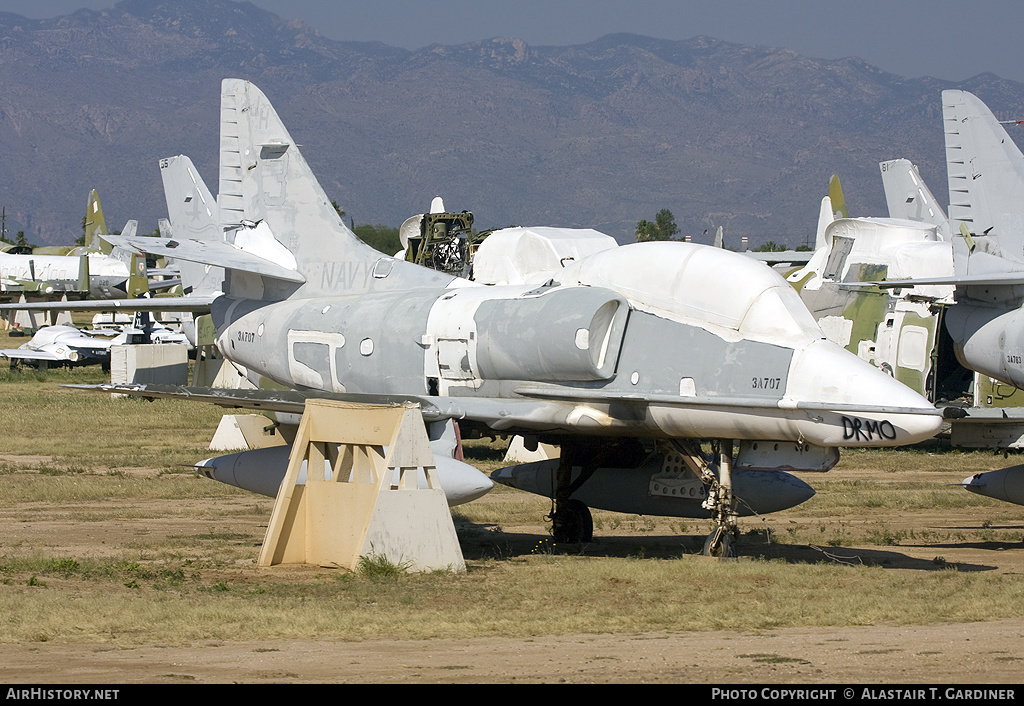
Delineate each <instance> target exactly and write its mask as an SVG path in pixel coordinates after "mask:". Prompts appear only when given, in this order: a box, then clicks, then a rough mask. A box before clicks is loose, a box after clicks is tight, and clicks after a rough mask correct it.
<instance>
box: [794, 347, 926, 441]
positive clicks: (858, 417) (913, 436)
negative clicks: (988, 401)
mask: <svg viewBox="0 0 1024 706" xmlns="http://www.w3.org/2000/svg"><path fill="white" fill-rule="evenodd" d="M785 405H791V406H795V407H796V408H797V409H802V410H806V411H807V417H808V418H807V421H803V420H800V421H799V422H798V425H799V427H800V430H801V432H802V433H803V434H804V436H805V438H806V439H807V440H808V441H813V442H814V443H817V444H819V445H821V446H903V445H906V444H916V443H918V442H921V441H925V440H926V439H930V438H931V437H933V436H935V434H937V433H938V431H939V429H940V427H941V426H942V413H941V411H940V410H938V409H936V408H935V406H934V405H932V403H930V402H929V401H928V400H926V399H925V398H924V397H922V396H921V395H919V394H917V393H916V392H914V391H913V390H911V389H910V388H909V387H907V386H906V385H904V384H903V383H901V382H899V381H897V380H895V379H893V378H892V377H890V376H889V375H887V374H886V373H884V372H882V371H881V370H879V369H878V368H876V367H874V366H873V365H871V364H870V363H868V362H867V361H865V360H862V359H860V358H858V357H857V356H855V355H852V354H851V353H850V352H849V351H847V350H845V349H843V348H840V347H839V346H838V345H836V344H834V343H831V342H830V341H827V340H824V339H819V340H816V341H814V342H813V343H811V344H810V345H808V346H804V347H802V348H800V349H797V351H796V353H795V355H794V360H793V364H792V367H791V369H790V376H789V386H788V389H787V390H786V396H785V397H784V398H783V400H782V401H781V402H780V406H785Z"/></svg>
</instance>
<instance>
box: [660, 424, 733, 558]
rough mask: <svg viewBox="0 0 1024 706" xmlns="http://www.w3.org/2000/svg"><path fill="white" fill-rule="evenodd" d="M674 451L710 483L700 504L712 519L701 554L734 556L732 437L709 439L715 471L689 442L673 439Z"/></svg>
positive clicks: (705, 481) (698, 475)
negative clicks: (712, 440)
mask: <svg viewBox="0 0 1024 706" xmlns="http://www.w3.org/2000/svg"><path fill="white" fill-rule="evenodd" d="M675 447H676V450H677V451H678V452H679V453H681V454H682V456H683V459H684V460H685V462H686V465H687V466H688V467H689V469H690V470H691V471H693V473H694V474H696V475H697V477H698V478H700V479H701V480H702V481H703V482H704V484H705V485H708V486H710V489H709V490H708V497H707V500H705V501H704V503H703V504H702V506H703V507H704V509H705V510H708V511H709V512H711V516H712V517H713V518H714V520H715V529H714V530H712V531H711V534H709V535H708V537H707V539H705V540H704V550H703V551H702V552H701V553H702V554H704V556H715V557H720V558H726V557H731V556H735V555H736V549H735V545H736V539H737V537H739V528H738V522H737V513H736V496H735V495H733V490H732V449H733V443H732V440H729V439H723V440H719V441H715V442H712V444H711V448H712V451H713V452H714V454H715V456H717V457H718V473H717V474H716V473H715V472H714V470H713V469H712V468H711V466H710V465H708V462H707V461H706V460H705V459H704V456H703V454H701V453H700V449H699V448H695V447H693V446H691V445H690V443H689V442H681V441H676V442H675Z"/></svg>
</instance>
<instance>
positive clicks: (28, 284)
mask: <svg viewBox="0 0 1024 706" xmlns="http://www.w3.org/2000/svg"><path fill="white" fill-rule="evenodd" d="M83 257H88V265H87V269H86V268H85V267H84V266H83V262H82V258H83ZM84 273H87V274H88V278H89V285H88V290H89V295H90V296H91V297H92V298H95V299H113V298H121V297H126V296H127V293H126V292H127V284H128V275H129V272H128V265H126V264H125V263H124V262H121V261H120V260H118V259H117V258H114V257H110V256H109V255H104V254H102V253H92V254H89V255H82V256H77V257H76V256H68V255H8V254H0V279H2V282H3V290H4V291H15V292H16V291H26V290H29V289H31V291H41V292H43V293H46V294H52V293H54V292H77V291H82V290H83V282H82V276H83V274H84Z"/></svg>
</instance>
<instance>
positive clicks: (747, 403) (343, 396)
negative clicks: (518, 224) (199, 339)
mask: <svg viewBox="0 0 1024 706" xmlns="http://www.w3.org/2000/svg"><path fill="white" fill-rule="evenodd" d="M66 387H71V388H75V389H84V390H94V391H99V392H104V393H120V394H126V395H130V396H134V397H145V398H150V399H155V398H161V397H169V398H176V399H189V400H194V401H198V402H207V403H211V404H215V405H218V406H221V407H230V408H242V409H253V410H263V411H267V412H286V413H291V414H302V412H303V411H304V409H305V405H306V400H307V399H329V400H337V401H341V402H357V403H363V404H404V403H409V402H414V403H418V404H419V405H420V408H421V410H422V414H423V418H424V420H425V421H428V422H430V421H440V420H445V419H454V420H456V421H458V420H460V419H470V420H474V421H477V422H482V423H484V424H486V425H487V426H488V427H490V428H491V429H494V430H496V431H502V430H509V431H513V430H519V429H528V430H532V431H559V430H565V431H569V430H572V431H575V432H581V431H582V432H586V431H587V430H591V431H594V432H598V431H601V432H604V433H607V431H608V430H609V428H610V427H614V428H617V429H618V430H619V431H621V432H622V433H623V434H629V433H630V432H631V431H632V432H637V431H642V430H643V419H644V409H645V408H646V407H647V406H648V405H686V406H691V407H696V408H699V409H700V410H701V411H702V412H703V411H719V412H733V413H737V412H738V413H757V410H766V409H775V410H780V409H786V410H793V409H799V410H805V411H808V412H811V411H825V410H827V411H832V412H837V413H843V412H845V411H855V412H860V413H864V412H878V413H883V414H884V413H900V414H914V415H921V414H927V415H929V416H936V415H938V416H941V415H942V413H943V412H942V410H939V409H929V410H927V411H922V410H921V409H919V408H896V407H887V406H879V407H878V408H877V409H875V408H871V409H869V408H866V407H864V406H863V405H857V406H851V405H842V404H830V405H825V404H815V403H807V402H793V403H787V402H785V401H782V400H780V401H771V400H760V399H755V398H747V397H735V398H733V397H729V398H724V397H719V398H715V397H678V396H674V395H664V396H663V397H650V396H648V397H641V396H638V395H608V394H605V393H602V392H600V391H593V390H591V391H587V390H565V389H564V388H558V389H556V388H550V389H549V388H545V387H539V386H524V387H523V388H521V389H517V390H516V392H517V393H519V394H521V395H524V397H520V398H493V397H484V398H480V397H435V396H431V395H390V394H363V393H348V392H345V393H337V392H335V393H329V392H323V391H320V390H236V389H224V388H210V387H188V386H183V385H139V384H109V385H66ZM610 405H616V406H622V405H632V406H635V407H636V408H637V409H636V412H637V414H635V415H632V417H633V418H634V419H635V421H633V422H631V421H628V420H627V419H624V418H623V416H624V417H629V416H630V415H622V416H619V417H617V418H613V417H611V416H610V415H608V413H607V409H608V407H609V406H610ZM848 407H849V410H848V409H847V408H848Z"/></svg>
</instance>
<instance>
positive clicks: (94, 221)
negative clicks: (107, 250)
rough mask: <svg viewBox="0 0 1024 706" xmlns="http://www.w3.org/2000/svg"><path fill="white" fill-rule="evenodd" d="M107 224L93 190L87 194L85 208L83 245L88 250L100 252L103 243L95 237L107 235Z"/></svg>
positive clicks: (98, 199) (97, 196)
mask: <svg viewBox="0 0 1024 706" xmlns="http://www.w3.org/2000/svg"><path fill="white" fill-rule="evenodd" d="M107 232H108V231H107V222H106V220H104V218H103V208H102V207H101V206H100V195H99V194H98V193H97V192H96V189H93V190H92V191H90V192H89V201H88V203H87V204H86V206H85V244H86V246H87V247H88V248H89V249H90V250H95V251H97V252H98V251H100V250H101V249H102V248H103V245H104V243H103V242H102V241H101V240H100V239H99V238H98V237H97V236H98V235H99V234H103V233H107Z"/></svg>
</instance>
